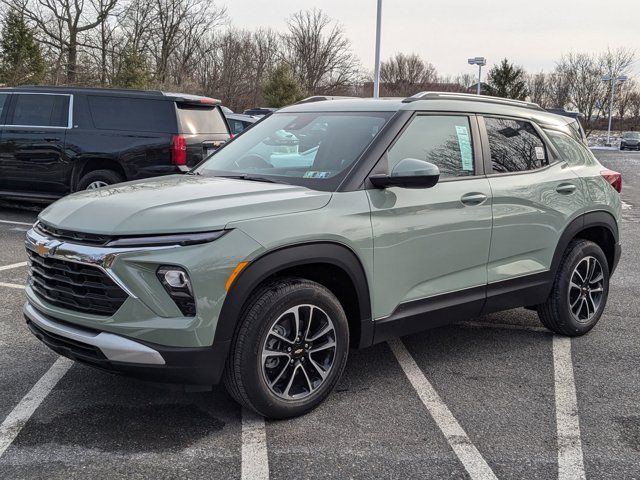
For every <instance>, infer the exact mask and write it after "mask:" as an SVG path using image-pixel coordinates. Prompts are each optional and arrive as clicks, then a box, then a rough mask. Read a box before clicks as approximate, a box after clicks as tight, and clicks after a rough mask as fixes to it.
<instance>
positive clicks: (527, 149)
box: [484, 117, 549, 173]
mask: <svg viewBox="0 0 640 480" xmlns="http://www.w3.org/2000/svg"><path fill="white" fill-rule="evenodd" d="M484 121H485V124H486V126H487V135H488V137H489V148H490V150H491V163H492V165H493V172H494V173H510V172H525V171H528V170H535V169H537V168H542V167H546V166H547V165H549V161H548V158H547V149H546V148H545V145H544V142H543V141H542V139H541V138H540V137H539V136H538V133H537V132H536V130H535V128H533V125H531V124H530V123H529V122H525V121H522V120H511V119H507V118H491V117H485V119H484Z"/></svg>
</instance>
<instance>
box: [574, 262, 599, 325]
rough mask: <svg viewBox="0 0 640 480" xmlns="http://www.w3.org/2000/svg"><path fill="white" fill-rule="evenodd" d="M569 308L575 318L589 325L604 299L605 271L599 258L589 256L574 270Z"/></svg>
mask: <svg viewBox="0 0 640 480" xmlns="http://www.w3.org/2000/svg"><path fill="white" fill-rule="evenodd" d="M568 295H569V308H570V309H571V314H572V315H573V317H574V318H575V319H576V320H577V321H579V322H582V323H588V322H589V321H591V319H592V318H593V317H594V315H595V314H596V312H598V310H599V308H600V305H601V304H602V300H603V298H604V270H603V269H602V265H601V264H600V262H599V261H598V259H597V258H595V257H592V256H588V257H585V258H583V259H582V260H580V262H578V265H576V268H574V269H573V273H572V274H571V280H570V282H569V292H568Z"/></svg>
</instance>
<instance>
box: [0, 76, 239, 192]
mask: <svg viewBox="0 0 640 480" xmlns="http://www.w3.org/2000/svg"><path fill="white" fill-rule="evenodd" d="M219 103H220V102H219V101H217V100H214V99H212V98H207V97H200V96H195V95H187V94H182V93H166V92H159V91H135V90H114V89H92V88H65V87H19V88H2V89H0V125H1V133H0V198H14V199H16V198H17V199H38V200H53V199H55V198H58V197H61V196H63V195H65V194H67V193H70V192H74V191H78V190H84V189H92V188H98V187H104V186H106V185H111V184H114V183H119V182H122V181H125V180H134V179H139V178H145V177H154V176H158V175H166V174H171V173H179V172H181V171H186V170H188V169H189V168H190V167H192V166H194V165H196V164H197V163H198V162H200V161H201V160H202V159H203V158H204V157H206V156H207V155H208V154H209V153H211V152H212V151H213V150H215V149H216V148H217V147H218V146H220V145H221V144H223V143H224V142H226V141H227V140H228V139H229V128H228V126H227V122H226V121H225V119H224V115H223V114H222V112H221V110H220V107H219Z"/></svg>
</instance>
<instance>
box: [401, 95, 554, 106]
mask: <svg viewBox="0 0 640 480" xmlns="http://www.w3.org/2000/svg"><path fill="white" fill-rule="evenodd" d="M418 100H463V101H466V102H482V103H495V104H498V105H511V106H514V107H522V108H530V109H532V110H543V109H542V108H541V107H540V105H538V104H537V103H533V102H524V101H522V100H512V99H510V98H502V97H490V96H488V95H476V94H473V93H457V92H419V93H416V94H415V95H412V96H410V97H407V98H405V99H404V100H402V103H411V102H416V101H418Z"/></svg>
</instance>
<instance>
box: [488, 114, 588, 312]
mask: <svg viewBox="0 0 640 480" xmlns="http://www.w3.org/2000/svg"><path fill="white" fill-rule="evenodd" d="M480 120H481V122H480V123H481V126H482V124H485V125H486V130H485V129H483V128H481V131H482V132H483V134H484V135H483V140H484V142H485V143H486V147H485V151H486V152H487V155H486V167H485V168H486V169H487V172H488V174H489V175H488V178H489V183H490V185H491V191H492V195H493V233H492V236H491V251H490V254H489V263H488V270H487V275H488V280H489V288H488V299H487V310H495V309H500V308H503V307H508V305H502V304H498V303H499V302H501V301H504V300H505V296H504V295H503V296H502V299H501V300H500V301H498V300H497V299H496V298H494V297H497V296H498V294H499V293H505V292H507V291H511V290H513V291H516V290H520V291H522V289H525V288H529V287H530V288H531V291H533V292H534V293H535V292H536V291H537V292H544V288H539V286H541V285H546V282H548V281H549V280H550V279H549V278H548V276H549V269H550V267H551V262H552V259H553V255H554V253H555V249H556V246H557V244H558V240H559V239H560V235H561V234H562V232H563V230H564V228H565V227H566V226H567V224H568V223H569V222H570V221H571V220H573V219H574V218H576V217H577V216H578V215H579V214H580V213H582V212H583V211H584V208H585V207H586V203H587V202H586V197H585V192H584V188H583V185H582V182H581V181H580V178H579V177H578V176H577V175H576V173H575V172H574V169H573V168H572V167H571V166H570V165H568V164H567V162H566V161H562V160H560V159H559V158H554V157H553V156H552V152H551V150H550V149H549V148H548V146H547V144H546V141H545V139H544V138H545V137H544V135H543V134H542V132H541V131H540V130H539V129H538V128H537V127H536V126H535V125H534V124H533V123H531V122H529V121H527V120H523V119H517V118H505V117H489V116H485V117H484V119H482V118H481V119H480ZM536 285H538V286H536ZM533 300H541V301H542V300H544V299H532V304H533V303H534V302H533ZM494 301H495V302H498V303H496V304H493V303H492V302H494ZM513 301H514V303H521V304H525V303H522V302H521V301H519V300H516V299H515V298H513ZM524 301H525V302H526V301H527V300H526V299H525V300H524Z"/></svg>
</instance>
